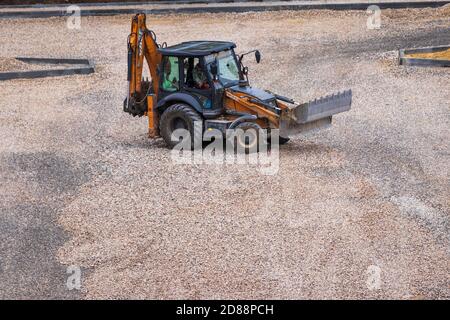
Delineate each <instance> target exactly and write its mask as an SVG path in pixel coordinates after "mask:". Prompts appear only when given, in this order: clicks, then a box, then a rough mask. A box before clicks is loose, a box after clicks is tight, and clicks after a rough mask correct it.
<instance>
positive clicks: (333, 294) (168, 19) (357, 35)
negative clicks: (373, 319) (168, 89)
mask: <svg viewBox="0 0 450 320" xmlns="http://www.w3.org/2000/svg"><path fill="white" fill-rule="evenodd" d="M381 18H382V20H381V21H382V24H381V28H380V29H379V30H369V29H367V27H366V22H367V15H366V13H365V12H334V11H311V12H306V11H305V12H289V11H287V12H265V13H242V14H195V15H169V16H164V17H163V16H155V17H154V16H150V17H149V18H148V25H149V27H150V28H151V29H153V30H154V31H155V32H156V34H157V36H158V41H167V42H168V44H169V45H170V44H175V43H177V42H181V41H185V40H200V39H204V38H209V39H213V40H214V39H216V40H232V41H235V42H236V43H237V51H238V52H244V51H247V50H250V49H254V48H259V49H260V50H261V52H262V61H261V63H260V64H256V63H254V62H253V61H252V59H250V58H248V59H246V61H245V62H246V63H247V65H248V66H249V68H250V81H251V83H252V85H254V86H256V87H261V88H267V89H270V90H271V91H274V92H277V93H279V94H281V95H286V96H289V97H292V98H294V99H296V100H298V101H305V100H309V99H313V98H316V97H319V96H321V95H325V94H328V93H331V92H334V91H338V90H342V89H347V88H352V90H353V95H354V100H353V106H352V110H351V111H350V112H348V113H345V114H341V115H339V116H336V117H335V118H334V119H333V126H332V128H330V129H329V130H325V131H321V132H318V133H316V134H314V135H311V136H308V137H296V138H294V139H292V140H291V141H290V142H289V143H288V144H287V145H285V146H282V147H281V148H280V163H279V171H278V173H277V174H276V175H272V176H271V175H263V174H261V173H260V172H259V171H258V170H257V168H255V167H254V166H252V165H237V164H236V165H214V164H197V165H180V164H175V163H173V162H172V160H171V157H170V152H169V151H168V150H167V149H166V148H165V146H164V143H163V142H162V141H161V140H160V139H158V140H149V139H148V138H147V135H146V133H147V132H146V130H147V122H146V119H145V118H139V119H137V118H133V117H130V116H129V115H128V114H125V113H123V112H122V111H121V108H122V101H123V98H124V96H125V92H126V37H127V35H128V33H129V23H130V17H128V16H115V17H84V18H83V19H82V28H81V29H80V30H70V29H67V28H66V21H65V20H64V19H59V18H52V19H32V20H20V21H19V20H10V21H5V20H0V30H1V31H5V30H14V36H15V38H16V39H21V40H20V41H18V42H10V41H9V42H8V45H7V46H1V47H0V56H4V57H5V56H9V55H14V56H16V55H30V56H33V55H34V56H39V55H42V56H44V55H45V56H47V55H48V54H49V52H50V54H51V55H53V56H54V57H62V56H64V57H73V58H80V57H83V58H88V59H91V60H93V61H94V62H95V64H96V73H95V74H92V75H89V76H72V77H61V78H57V79H56V78H48V79H43V80H40V81H32V80H14V81H9V82H8V83H0V92H1V95H0V101H1V105H2V109H1V110H0V132H1V134H2V137H4V138H3V143H2V145H1V147H0V153H1V156H2V157H3V158H4V159H5V161H3V162H2V163H3V166H4V167H3V168H2V172H5V175H3V174H2V177H1V184H0V195H1V197H2V207H3V208H4V209H5V210H4V211H5V214H6V215H8V214H9V215H8V216H2V218H1V219H3V220H5V219H6V220H5V221H7V222H8V225H9V226H11V227H8V228H10V229H11V228H16V229H14V230H17V232H10V233H8V235H6V236H4V237H5V239H2V240H4V241H2V244H1V245H0V250H1V252H3V253H7V254H9V255H6V256H8V257H10V258H8V259H9V260H7V261H10V262H11V261H14V257H15V255H14V254H13V252H15V248H16V247H17V244H18V243H20V239H21V238H20V235H22V236H25V235H27V236H28V237H33V234H32V233H29V228H28V229H27V226H28V224H30V223H35V225H36V223H37V225H40V224H39V223H43V222H42V221H41V222H40V220H39V221H37V222H36V221H34V222H33V221H31V222H30V221H28V220H26V219H25V218H23V217H22V218H20V217H21V216H20V213H21V212H23V211H21V210H20V209H17V210H16V211H17V214H16V215H13V214H12V213H11V212H13V211H11V210H9V209H8V208H13V207H14V208H16V207H17V205H19V204H29V205H33V206H34V207H37V206H41V207H42V206H44V205H45V206H48V207H51V208H53V211H48V210H47V211H46V210H45V209H40V211H39V212H52V213H51V215H50V216H49V219H47V220H45V221H48V220H51V221H53V222H55V223H58V224H59V225H60V226H62V227H63V228H64V230H65V231H66V232H67V234H68V235H69V238H68V239H66V240H65V241H63V242H58V244H57V245H56V248H55V250H58V253H57V257H56V258H55V259H57V261H53V260H51V261H52V262H51V263H54V264H62V265H63V266H67V265H78V266H81V268H82V270H83V278H82V289H81V296H82V297H83V298H88V299H93V298H138V299H141V298H150V299H163V298H169V299H174V298H188V299H198V298H204V299H215V298H217V299H219V298H225V299H228V298H232V299H243V298H248V299H265V298H267V299H271V298H272V299H274V298H276V299H278V298H284V299H301V298H322V299H323V298H331V299H336V298H344V299H345V298H375V299H376V298H392V299H397V298H399V299H424V298H448V297H450V289H449V286H448V275H449V274H450V272H449V271H450V268H449V263H448V261H449V253H450V250H449V248H450V239H449V205H450V203H449V199H450V197H449V196H450V192H449V191H450V190H449V175H448V174H449V169H450V168H449V164H450V161H449V147H450V146H449V140H448V137H449V134H450V132H449V107H450V105H449V102H450V88H449V86H448V83H449V81H450V73H449V70H448V69H445V68H441V69H439V68H426V69H424V68H416V67H408V66H407V67H404V66H399V65H398V62H397V58H398V57H397V55H396V53H397V51H398V49H399V48H408V47H414V46H428V45H444V44H449V43H450V34H449V32H448V31H449V29H448V28H449V22H450V21H449V16H448V14H446V12H444V11H442V10H438V9H422V10H418V9H415V10H383V11H382V16H381ZM55 30H58V32H54V31H55ZM9 33H11V31H8V32H1V33H0V40H1V41H2V43H6V41H5V40H6V38H7V37H8V36H10V34H9ZM45 34H52V35H53V36H52V37H45V36H44V35H45ZM44 38H45V46H43V45H42V42H43V41H44ZM23 88H27V90H23ZM42 152H45V157H43V156H42ZM17 155H21V156H20V159H22V160H21V161H22V162H17V160H14V159H16V158H17ZM15 157H16V158H15ZM11 159H12V160H11ZM39 159H41V160H39ZM42 159H44V160H45V159H53V160H52V161H50V162H49V163H50V164H52V166H51V167H50V168H48V167H46V166H45V163H47V162H48V161H43V160H42ZM39 161H40V162H39ZM8 163H9V165H6V164H8ZM20 163H23V164H22V165H20ZM36 163H40V164H39V165H36ZM55 164H56V166H55ZM52 168H54V170H53V169H52ZM31 212H32V211H31ZM30 214H32V213H30ZM3 225H6V224H5V223H4V224H3ZM41 226H42V227H43V228H44V230H45V224H42V225H41ZM5 228H6V227H5ZM18 235H19V236H18ZM50 243H51V242H50ZM41 244H42V245H44V244H48V242H42V243H41V242H39V240H38V242H37V244H36V247H37V248H39V247H40V245H41ZM30 250H31V249H30ZM33 250H37V249H36V248H35V249H33ZM23 254H24V255H25V254H27V252H26V251H24V252H23ZM52 254H53V253H52ZM4 256H5V255H4ZM42 261H44V259H39V256H38V257H36V258H35V260H33V258H31V259H28V260H24V262H23V265H22V264H18V265H16V266H15V269H14V272H13V271H8V273H4V275H8V277H9V280H8V282H7V284H9V285H10V286H13V285H14V284H16V282H20V281H21V280H20V277H19V276H18V275H17V274H19V273H20V270H21V268H22V269H25V270H29V269H31V267H30V264H31V266H37V267H39V265H41V264H42ZM45 261H46V260H45ZM7 263H8V262H7ZM25 266H28V267H25ZM48 270H53V269H48V268H47V269H45V270H44V274H46V273H45V272H50V271H48ZM373 270H379V271H380V273H379V278H378V280H379V281H378V280H377V279H375V280H374V278H373V277H374V276H377V275H375V274H373ZM51 276H52V275H51V274H48V277H51ZM0 283H1V282H0ZM50 284H51V285H52V284H53V283H50ZM51 285H49V286H48V287H49V288H48V290H49V291H48V292H50V294H51V292H52V291H51V290H52V288H53V287H52V286H51ZM20 288H21V289H17V290H16V291H18V292H10V294H11V295H12V294H15V295H19V296H20V295H21V294H23V295H24V294H26V293H27V291H26V290H27V289H26V288H27V287H23V286H21V287H20ZM21 290H22V291H21ZM36 294H38V293H36Z"/></svg>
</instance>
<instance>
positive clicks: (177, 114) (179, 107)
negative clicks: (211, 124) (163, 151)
mask: <svg viewBox="0 0 450 320" xmlns="http://www.w3.org/2000/svg"><path fill="white" fill-rule="evenodd" d="M196 121H199V122H200V123H201V124H202V125H201V126H194V122H196ZM176 129H186V130H189V133H190V135H191V150H192V149H194V148H195V147H200V148H201V147H202V143H201V141H200V143H198V144H194V137H195V136H197V137H199V138H200V139H202V138H203V119H202V117H201V115H200V114H199V113H198V112H197V111H195V110H194V109H193V108H192V107H190V106H188V105H186V104H182V103H177V104H173V105H171V106H170V107H168V108H167V109H166V110H165V111H164V112H163V114H162V115H161V119H160V122H159V131H160V133H161V136H162V138H163V139H164V141H165V142H166V144H167V145H168V146H169V148H173V147H174V146H176V145H177V144H178V143H179V142H180V141H178V140H175V141H173V140H172V133H173V131H174V130H176Z"/></svg>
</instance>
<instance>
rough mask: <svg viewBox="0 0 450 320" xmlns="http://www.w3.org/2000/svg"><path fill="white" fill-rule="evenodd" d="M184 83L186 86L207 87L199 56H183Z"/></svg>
mask: <svg viewBox="0 0 450 320" xmlns="http://www.w3.org/2000/svg"><path fill="white" fill-rule="evenodd" d="M183 65H184V85H185V86H186V87H188V88H195V89H200V90H202V89H209V82H208V78H207V76H206V73H205V71H204V70H203V66H202V64H201V62H200V59H199V58H193V57H190V58H185V59H184V61H183Z"/></svg>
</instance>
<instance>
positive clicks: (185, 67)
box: [158, 41, 242, 118]
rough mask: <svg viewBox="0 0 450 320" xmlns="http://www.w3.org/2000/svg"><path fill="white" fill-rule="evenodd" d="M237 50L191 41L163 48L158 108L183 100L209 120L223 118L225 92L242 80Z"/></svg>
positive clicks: (221, 43) (225, 44) (219, 43)
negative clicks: (217, 117) (220, 116)
mask: <svg viewBox="0 0 450 320" xmlns="http://www.w3.org/2000/svg"><path fill="white" fill-rule="evenodd" d="M235 47H236V45H235V44H234V43H232V42H225V41H189V42H182V43H180V44H177V45H174V46H170V47H165V48H159V49H158V50H159V52H160V53H161V54H162V56H163V58H162V62H161V67H160V83H159V93H158V107H159V106H163V105H166V104H167V103H169V102H171V101H180V100H181V101H184V102H186V103H188V104H190V105H191V106H192V107H194V108H195V109H196V110H197V111H198V112H199V113H201V114H202V115H203V116H204V117H205V118H209V117H216V116H217V115H219V114H221V113H222V111H223V105H222V101H223V93H224V88H228V87H232V86H236V85H237V84H239V80H240V79H242V74H241V70H240V67H239V61H238V59H237V57H236V55H235V53H234V48H235Z"/></svg>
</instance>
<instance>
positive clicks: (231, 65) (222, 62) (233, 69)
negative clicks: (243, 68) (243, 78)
mask: <svg viewBox="0 0 450 320" xmlns="http://www.w3.org/2000/svg"><path fill="white" fill-rule="evenodd" d="M205 58H206V64H207V66H208V71H209V74H210V76H211V78H212V74H211V64H212V63H213V62H214V60H215V59H217V71H218V74H217V77H218V78H219V81H220V83H222V85H223V86H224V87H229V86H232V85H236V84H238V83H239V68H238V66H237V63H236V59H235V58H234V55H233V52H232V51H231V50H227V51H222V52H219V53H216V54H211V55H209V56H206V57H205Z"/></svg>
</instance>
